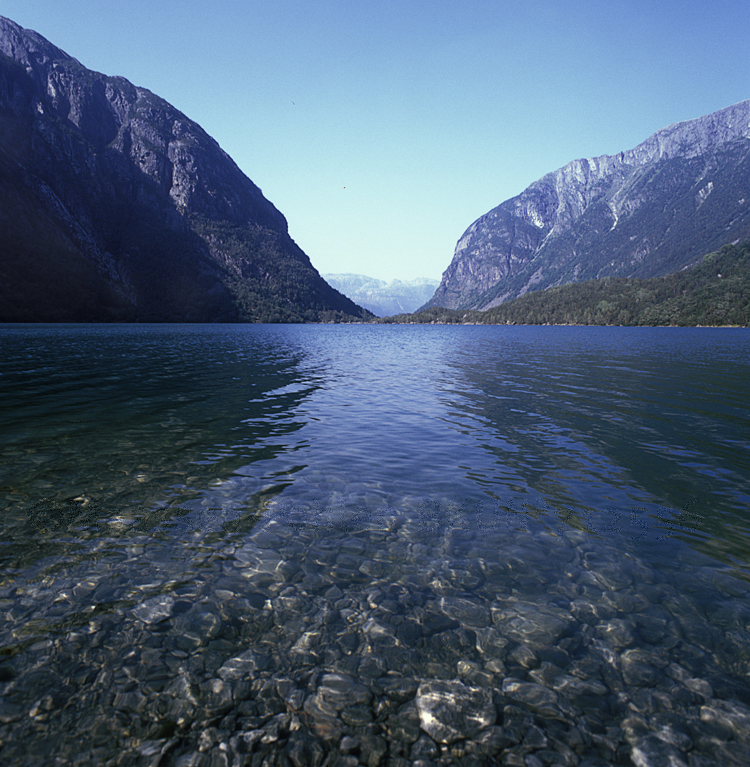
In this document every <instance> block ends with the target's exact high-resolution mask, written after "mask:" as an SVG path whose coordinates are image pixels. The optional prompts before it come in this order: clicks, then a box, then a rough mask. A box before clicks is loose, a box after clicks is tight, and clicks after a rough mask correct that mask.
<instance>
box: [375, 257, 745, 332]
mask: <svg viewBox="0 0 750 767" xmlns="http://www.w3.org/2000/svg"><path fill="white" fill-rule="evenodd" d="M376 322H380V323H386V324H450V325H454V324H455V325H462V324H463V325H471V324H479V325H624V326H639V325H640V326H682V327H697V326H711V327H721V326H727V327H728V326H732V327H748V326H749V325H750V242H745V243H742V244H741V245H725V246H724V247H723V248H721V249H720V250H719V251H717V252H715V253H709V254H708V255H706V256H704V257H703V260H702V261H701V262H700V263H698V264H696V265H694V266H692V267H690V268H688V269H685V270H683V271H681V272H677V273H676V274H670V275H667V276H666V277H652V278H650V279H637V278H631V277H617V278H615V277H605V278H603V279H597V280H588V281H586V282H575V283H569V284H567V285H559V286H557V287H552V288H547V289H546V290H539V291H534V292H530V293H527V294H526V295H524V296H521V297H520V298H514V299H512V300H510V301H507V302H505V303H503V304H501V305H500V306H496V307H493V308H492V309H487V310H485V311H478V310H465V309H444V308H442V307H439V306H436V307H431V308H429V309H424V310H423V311H419V312H415V313H414V314H398V315H394V316H393V317H384V318H381V319H379V320H376Z"/></svg>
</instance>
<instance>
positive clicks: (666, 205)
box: [425, 101, 750, 309]
mask: <svg viewBox="0 0 750 767" xmlns="http://www.w3.org/2000/svg"><path fill="white" fill-rule="evenodd" d="M748 237H750V101H743V102H740V103H739V104H735V105H734V106H731V107H727V108H726V109H722V110H721V111H719V112H715V113H714V114H710V115H707V116H705V117H700V118H698V119H695V120H689V121H686V122H682V123H677V124H674V125H670V126H669V127H667V128H664V129H663V130H660V131H658V132H657V133H655V134H654V135H653V136H651V137H650V138H648V139H647V140H646V141H644V142H643V143H642V144H639V145H638V146H637V147H635V149H631V150H630V151H627V152H620V154H617V155H613V156H608V155H603V156H601V157H595V158H592V159H587V160H575V161H573V162H571V163H569V164H568V165H565V166H564V167H563V168H560V169H559V170H556V171H554V172H553V173H549V174H547V175H546V176H544V177H543V178H541V179H540V180H539V181H536V182H534V183H533V184H531V186H529V187H528V188H527V189H526V190H524V191H523V192H522V193H521V194H520V195H518V196H517V197H513V198H512V199H510V200H506V201H505V202H503V203H502V204H501V205H499V206H498V207H496V208H494V209H493V210H491V211H490V212H489V213H486V214H485V215H484V216H482V217H481V218H479V219H477V220H476V221H475V222H474V223H473V224H472V225H471V226H470V227H469V228H468V229H467V230H466V231H465V232H464V234H463V235H462V237H461V239H460V240H459V241H458V244H457V245H456V250H455V253H454V256H453V260H452V261H451V263H450V265H449V266H448V269H447V270H446V271H445V272H444V274H443V278H442V281H441V283H440V285H439V287H438V289H437V290H436V291H435V295H434V296H433V297H432V298H431V299H430V300H429V301H428V302H427V303H426V304H425V308H428V307H435V306H442V307H446V308H453V309H488V308H490V307H493V306H498V305H499V304H502V303H503V302H504V301H507V300H508V299H511V298H514V297H517V296H521V295H524V294H525V293H527V292H528V291H535V290H543V289H545V288H548V287H551V286H554V285H564V284H567V283H571V282H580V281H583V280H590V279H595V278H602V277H639V278H648V277H657V276H663V275H666V274H671V273H674V272H677V271H679V270H681V269H684V268H685V267H687V266H689V265H691V264H693V263H696V262H697V261H699V260H700V258H701V257H702V256H703V254H705V253H708V252H710V251H715V250H717V249H718V248H720V247H721V246H722V245H725V244H727V243H736V242H739V241H741V240H745V239H747V238H748Z"/></svg>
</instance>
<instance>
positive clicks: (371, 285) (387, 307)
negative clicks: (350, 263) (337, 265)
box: [323, 274, 439, 317]
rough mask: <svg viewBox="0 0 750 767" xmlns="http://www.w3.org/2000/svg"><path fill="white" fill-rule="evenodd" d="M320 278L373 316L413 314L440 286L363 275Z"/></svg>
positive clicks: (432, 282)
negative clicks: (388, 280)
mask: <svg viewBox="0 0 750 767" xmlns="http://www.w3.org/2000/svg"><path fill="white" fill-rule="evenodd" d="M323 278H324V279H325V280H326V281H327V282H328V283H329V284H330V285H333V287H334V288H336V290H339V291H341V292H342V293H343V294H344V295H345V296H347V297H349V298H351V299H352V301H354V302H355V303H356V304H359V306H363V307H364V308H365V309H368V310H369V311H371V312H372V313H373V314H374V315H375V316H376V317H388V316H390V315H392V314H400V313H401V312H413V311H415V310H416V309H418V308H419V307H420V306H422V304H424V302H425V301H427V300H428V299H429V298H430V297H431V296H432V295H433V293H434V292H435V288H437V286H438V284H439V283H438V281H437V280H431V279H428V278H422V279H416V280H391V282H386V281H385V280H378V279H375V278H374V277H366V276H365V275H363V274H324V275H323Z"/></svg>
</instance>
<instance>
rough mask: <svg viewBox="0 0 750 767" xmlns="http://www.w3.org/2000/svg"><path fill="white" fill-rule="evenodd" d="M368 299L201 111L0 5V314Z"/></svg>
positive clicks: (163, 311)
mask: <svg viewBox="0 0 750 767" xmlns="http://www.w3.org/2000/svg"><path fill="white" fill-rule="evenodd" d="M367 314H368V313H367V312H363V310H362V309H361V308H360V307H358V306H356V305H355V304H354V303H353V302H352V301H350V300H349V299H347V298H345V297H344V296H342V295H341V294H340V293H339V292H338V291H336V290H334V289H333V288H332V287H330V286H329V285H328V284H327V283H326V282H325V281H324V280H323V278H322V277H321V276H320V275H319V274H318V272H317V271H316V270H315V269H314V268H313V266H312V264H311V263H310V260H309V259H308V257H307V256H306V255H305V254H304V253H303V252H302V250H301V249H300V248H299V247H298V246H297V245H296V244H295V243H294V241H293V240H292V239H291V238H290V237H289V234H288V231H287V223H286V219H285V218H284V216H283V215H282V214H281V213H280V212H279V211H278V210H277V209H276V208H275V207H274V206H273V205H272V204H271V203H270V202H269V201H268V200H266V199H265V197H263V194H262V193H261V191H260V189H258V187H257V186H256V185H255V184H253V182H252V181H250V179H249V178H247V177H246V176H245V175H244V174H243V173H242V171H241V170H240V169H239V168H238V167H237V165H236V164H235V163H234V162H233V161H232V159H231V158H230V157H229V156H228V155H227V154H226V153H225V152H223V151H222V150H221V148H220V147H219V145H218V144H217V143H216V141H214V140H213V139H212V138H211V137H210V136H209V135H208V134H206V133H205V131H203V129H202V128H201V127H200V126H199V125H197V124H196V123H194V122H193V121H191V120H189V119H188V118H187V117H186V116H185V115H183V114H182V113H181V112H179V111H178V110H177V109H175V108H174V107H172V106H171V105H170V104H168V103H167V102H166V101H164V100H163V99H161V98H159V97H158V96H156V95H154V94H153V93H151V92H150V91H148V90H146V89H144V88H139V87H136V86H134V85H132V84H131V83H130V82H128V81H127V80H125V79H123V78H121V77H108V76H105V75H102V74H99V73H97V72H92V71H90V70H88V69H86V68H85V67H83V66H82V65H81V64H80V63H79V62H78V61H76V60H75V59H74V58H72V57H71V56H69V55H68V54H66V53H64V52H63V51H61V50H60V49H59V48H56V47H55V46H54V45H52V44H51V43H49V42H48V41H47V40H45V39H44V38H43V37H41V36H40V35H38V34H37V33H35V32H33V31H30V30H24V29H22V28H21V27H19V26H18V25H17V24H15V23H14V22H12V21H10V20H9V19H5V18H2V17H0V320H1V321H19V320H28V321H38V320H45V321H80V320H126V321H132V320H141V321H203V322H206V321H237V320H246V321H319V320H329V319H352V318H355V317H356V318H359V317H362V316H365V315H367Z"/></svg>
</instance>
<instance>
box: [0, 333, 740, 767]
mask: <svg viewBox="0 0 750 767" xmlns="http://www.w3.org/2000/svg"><path fill="white" fill-rule="evenodd" d="M0 354H1V356H0V365H1V367H0V412H1V414H2V415H1V416H0V427H1V428H0V494H1V497H2V503H3V515H2V518H1V521H0V524H1V525H2V527H1V528H0V529H1V531H2V535H0V615H2V618H0V692H2V694H3V697H2V702H0V758H2V759H3V763H6V764H16V763H17V764H40V763H54V762H53V761H45V760H52V759H53V758H57V759H59V760H60V761H59V763H61V764H71V763H80V764H89V763H94V762H98V763H102V764H104V763H111V764H153V765H156V764H185V765H187V764H191V765H192V764H206V765H214V764H234V763H236V764H256V763H257V764H261V763H268V764H272V763H273V764H276V763H278V764H322V763H323V762H324V760H325V759H329V760H331V759H333V760H334V761H330V763H331V764H333V763H339V762H335V759H338V760H339V761H340V763H342V764H352V765H355V764H358V763H362V764H371V765H377V764H412V763H416V762H419V760H420V759H422V760H423V761H424V763H435V764H438V763H439V764H453V763H455V764H463V763H466V764H477V763H480V764H484V763H487V764H493V763H498V764H501V763H503V760H504V759H505V760H506V763H512V764H516V763H518V764H530V765H534V766H535V765H536V764H543V765H544V764H558V763H559V764H574V765H578V764H580V765H584V764H591V765H595V764H639V765H641V764H660V763H661V764H666V763H669V762H668V761H665V760H667V759H668V758H673V759H674V760H677V759H681V760H682V762H681V763H682V764H690V765H691V767H692V764H696V765H698V764H700V765H703V764H735V763H736V764H746V763H747V762H746V761H743V760H745V758H746V757H747V755H748V754H750V750H748V749H750V743H748V741H747V738H746V737H745V735H743V733H746V732H748V731H750V636H749V635H748V629H749V628H750V588H749V585H748V577H749V576H750V530H749V525H750V415H748V407H747V406H748V402H750V333H748V331H746V330H733V329H677V328H661V329H656V328H654V329H649V328H637V329H636V328H633V329H631V328H554V327H552V328H549V327H542V328H535V327H499V326H495V327H492V326H490V327H481V326H466V327H450V326H366V325H363V326H336V325H330V326H313V325H309V326H305V325H299V326H187V325H171V326H170V325H167V326H163V325H160V326H156V325H152V326H148V325H146V326H139V325H131V326H102V325H94V326H7V325H6V326H3V327H2V328H0ZM570 680H573V681H570ZM441 684H442V685H443V687H440V685H441ZM446 685H447V686H446ZM582 685H583V687H582ZM472 696H473V697H472ZM446 700H449V701H450V705H451V707H452V710H453V712H454V713H453V714H450V715H449V714H448V713H446V710H444V708H442V709H441V708H440V706H441V705H443V706H445V705H447V704H445V703H444V701H446ZM440 701H443V703H441V702H440ZM352 712H354V713H352ZM455 712H458V713H457V714H456V713H455ZM471 712H473V713H471ZM477 712H479V713H477ZM451 717H453V719H451ZM456 717H458V719H457V720H456V721H454V719H456ZM670 717H671V719H670ZM743 717H744V718H743ZM448 720H450V721H448ZM477 722H479V723H477ZM720 722H724V724H721V723H720ZM727 722H729V724H726V723H727ZM712 727H713V728H714V730H711V729H710V728H712ZM722 727H723V728H724V729H723V730H722V729H721V728H722ZM665 728H666V729H665ZM701 728H703V729H701ZM706 728H708V730H706ZM537 731H538V732H540V733H541V737H540V736H537V735H536V734H535V733H537ZM665 732H666V733H667V734H666V735H665ZM207 733H208V734H207ZM253 733H256V734H255V735H254V734H253ZM529 733H532V734H534V737H536V738H537V740H536V741H535V740H534V738H532V737H531V736H530V735H529ZM675 733H676V734H675ZM300 744H301V745H300ZM295 749H296V750H295ZM670 749H671V751H670ZM665 755H666V756H665ZM264 759H265V760H270V761H266V762H264V761H263V760H264ZM274 759H276V760H277V761H273V760H274ZM513 759H520V760H521V761H512V760H513ZM534 759H536V760H537V761H536V762H534V761H529V760H534ZM660 759H661V762H660V761H659V760H660ZM691 759H692V761H691ZM284 760H286V761H284ZM341 760H343V761H341ZM347 760H348V761H347ZM399 760H401V761H399ZM425 760H426V761H425ZM462 760H463V761H462ZM471 760H474V761H471ZM509 760H510V761H509ZM556 760H557V761H556ZM587 760H588V762H587ZM597 760H598V761H597ZM639 760H640V761H639ZM649 760H651V761H649ZM700 760H703V761H700ZM733 760H735V761H733ZM419 763H420V764H421V763H422V762H419ZM674 764H680V762H679V761H674Z"/></svg>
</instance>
